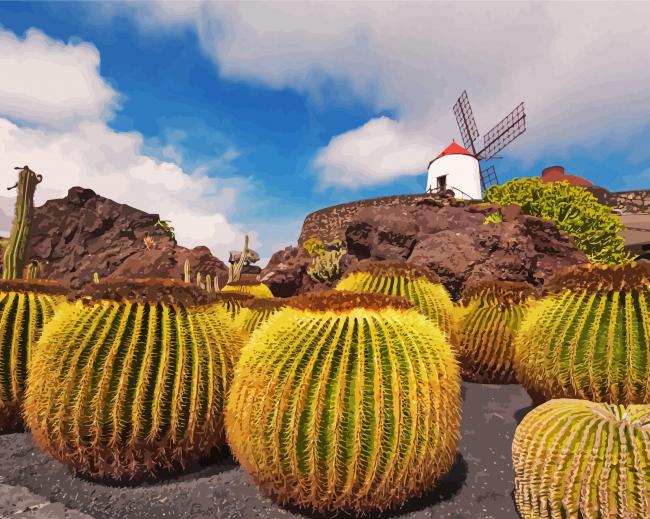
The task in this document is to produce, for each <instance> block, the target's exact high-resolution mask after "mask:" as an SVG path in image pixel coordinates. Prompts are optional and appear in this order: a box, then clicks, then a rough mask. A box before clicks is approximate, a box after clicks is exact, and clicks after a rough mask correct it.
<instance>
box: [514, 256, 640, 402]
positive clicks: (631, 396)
mask: <svg viewBox="0 0 650 519" xmlns="http://www.w3.org/2000/svg"><path fill="white" fill-rule="evenodd" d="M546 291H547V294H546V295H545V296H544V298H543V299H542V300H541V301H540V302H538V303H536V304H534V305H533V306H532V309H531V310H530V311H529V312H528V313H527V315H526V317H525V319H524V321H523V323H522V325H521V327H520V329H519V332H518V333H517V336H516V339H515V359H514V367H515V373H516V375H517V380H519V382H521V384H522V385H523V386H524V388H526V390H527V391H528V392H529V393H530V394H531V396H532V397H533V400H534V401H535V402H536V403H538V402H540V401H543V400H549V399H551V398H584V399H586V400H592V401H595V402H609V403H612V404H615V403H619V404H633V403H636V404H640V403H650V363H649V362H648V345H649V344H650V266H649V265H641V264H640V265H637V266H634V265H624V266H619V267H599V266H595V265H590V264H587V265H579V266H576V267H572V268H570V269H568V270H566V271H565V272H564V273H562V274H561V275H559V276H556V278H554V279H553V280H552V281H551V282H550V283H549V285H548V287H547V288H546Z"/></svg>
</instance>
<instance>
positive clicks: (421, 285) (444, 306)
mask: <svg viewBox="0 0 650 519" xmlns="http://www.w3.org/2000/svg"><path fill="white" fill-rule="evenodd" d="M336 290H348V291H352V292H376V293H381V294H386V295H392V296H402V297H406V298H407V299H408V300H409V301H411V302H412V303H413V304H414V305H415V308H417V310H419V311H420V312H421V313H422V314H424V315H425V316H427V317H428V318H429V319H431V320H432V321H433V322H434V323H436V324H437V325H438V326H439V327H440V329H441V330H442V331H443V332H444V333H445V335H447V337H448V338H449V339H450V340H451V342H452V343H455V342H456V334H457V326H458V322H457V314H456V312H455V311H454V305H453V303H452V302H451V298H450V297H449V293H448V292H447V290H446V289H445V287H444V286H443V285H442V283H441V282H440V279H439V278H438V277H437V276H436V275H435V274H433V273H431V272H429V271H426V270H424V269H420V268H418V267H416V266H414V265H409V264H407V263H403V262H400V261H388V260H387V261H361V262H359V263H357V264H356V265H353V266H352V267H350V268H349V269H348V270H347V272H346V273H345V276H344V277H343V279H341V281H339V282H338V284H337V285H336Z"/></svg>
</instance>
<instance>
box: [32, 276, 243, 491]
mask: <svg viewBox="0 0 650 519" xmlns="http://www.w3.org/2000/svg"><path fill="white" fill-rule="evenodd" d="M85 288H86V293H85V294H84V295H83V297H82V300H80V301H77V302H76V303H67V304H63V305H61V306H60V307H59V311H57V314H56V316H55V317H54V319H53V320H52V321H51V322H50V324H49V325H48V326H47V327H46V329H45V330H44V332H43V336H42V338H41V341H40V343H39V344H40V346H41V347H40V348H38V350H37V352H36V354H35V355H34V358H33V361H32V369H31V371H30V374H29V379H28V385H27V394H26V399H25V416H26V421H27V424H28V425H29V427H30V428H31V430H32V435H33V437H34V440H35V442H36V444H37V445H38V446H39V447H40V448H41V449H43V450H44V451H45V452H47V453H49V454H50V455H51V456H53V457H54V458H55V459H57V460H59V461H61V462H63V463H65V464H67V465H68V466H70V467H71V468H72V469H73V470H74V471H75V472H79V473H84V474H86V475H88V476H90V477H108V478H111V479H114V480H118V481H121V480H124V479H126V478H130V479H136V480H138V479H140V478H142V477H144V476H145V475H146V474H147V473H152V474H154V475H157V474H158V473H160V472H164V471H167V470H168V469H171V468H176V467H178V466H183V465H184V464H185V463H186V462H188V461H192V460H198V459H201V458H203V457H205V456H206V455H208V454H209V453H210V451H211V449H213V448H219V447H221V446H222V445H223V440H224V430H223V408H224V405H225V395H226V394H227V392H228V390H229V387H230V384H231V377H232V373H233V367H234V362H235V361H236V358H237V356H238V353H239V350H240V349H241V345H242V340H241V338H240V336H239V335H240V334H239V333H238V331H237V330H236V328H235V327H234V326H233V325H232V324H231V322H230V319H229V318H228V316H227V314H226V312H225V311H224V310H222V311H219V310H218V308H217V307H215V306H214V305H206V304H205V303H206V301H208V300H209V299H208V296H209V295H208V294H206V293H205V291H202V290H197V289H196V288H194V287H192V286H191V285H190V286H188V285H186V284H184V283H183V282H181V281H180V280H179V281H176V280H117V279H116V280H111V281H104V282H102V283H101V284H97V285H95V284H90V285H87V286H86V287H85ZM199 303H200V304H199ZM196 304H199V306H195V305H196Z"/></svg>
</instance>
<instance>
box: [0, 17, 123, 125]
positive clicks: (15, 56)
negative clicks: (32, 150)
mask: <svg viewBox="0 0 650 519" xmlns="http://www.w3.org/2000/svg"><path fill="white" fill-rule="evenodd" d="M99 63H100V59H99V52H98V51H97V49H96V48H95V47H94V46H93V45H91V44H89V43H85V42H72V41H70V42H68V43H64V42H61V41H58V40H54V39H52V38H49V37H48V36H46V35H45V34H43V33H42V32H40V31H38V30H36V29H29V30H28V31H27V32H26V33H25V37H24V38H19V37H18V36H16V35H15V34H14V33H12V32H10V31H6V30H1V29H0V71H2V72H1V73H0V116H4V117H8V118H10V119H13V120H16V121H21V122H24V123H27V124H33V125H47V126H50V127H57V128H66V127H70V126H72V125H74V124H76V123H78V122H79V121H83V120H99V119H103V120H104V119H107V118H110V116H111V115H112V113H113V111H114V110H115V109H117V108H118V101H119V96H118V94H117V92H115V90H113V88H112V87H111V86H110V85H109V84H108V83H107V82H106V81H105V80H104V79H103V78H102V77H101V76H100V74H99Z"/></svg>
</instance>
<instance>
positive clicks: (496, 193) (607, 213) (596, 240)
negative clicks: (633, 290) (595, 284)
mask: <svg viewBox="0 0 650 519" xmlns="http://www.w3.org/2000/svg"><path fill="white" fill-rule="evenodd" d="M485 198H486V200H488V201H489V202H493V203H497V204H500V205H502V206H504V205H509V204H517V205H520V206H521V207H522V209H523V211H524V213H526V214H528V215H531V216H538V217H540V218H544V219H545V220H551V221H553V222H554V223H555V224H556V225H557V227H558V229H560V230H561V231H563V232H565V233H566V234H568V235H569V236H570V237H571V238H573V240H574V241H575V243H576V246H577V247H578V248H579V249H581V250H582V251H583V252H584V253H585V254H586V255H587V257H588V258H589V260H590V261H591V262H593V263H604V264H609V265H614V264H621V263H629V262H630V261H631V260H632V258H631V257H630V255H629V254H627V253H626V252H624V251H623V244H624V240H623V238H622V237H621V236H619V233H620V232H621V231H622V230H623V229H624V227H623V224H622V223H621V220H620V219H619V218H618V217H617V216H616V215H614V214H612V212H611V210H610V209H609V208H608V207H606V206H604V205H602V204H600V203H599V202H598V200H597V199H596V197H595V196H594V195H593V194H592V193H590V192H589V191H588V190H587V189H585V188H584V187H580V186H572V185H571V184H569V183H568V182H552V183H549V184H544V183H542V182H541V181H540V180H539V179H538V178H522V179H518V178H515V179H514V180H511V181H510V182H506V183H505V184H504V185H502V186H491V187H489V188H488V189H487V190H486V192H485Z"/></svg>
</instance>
